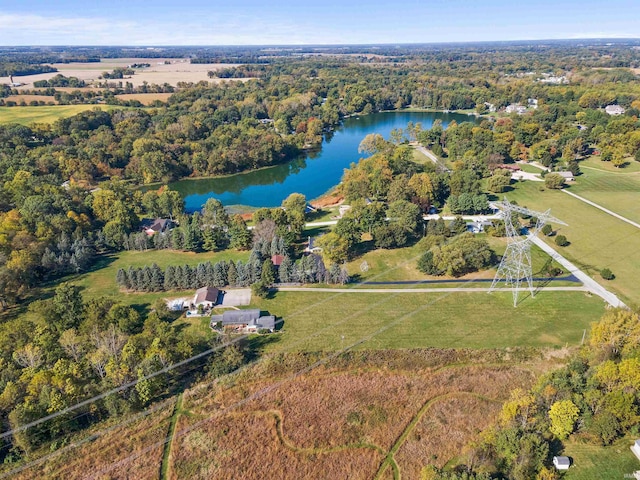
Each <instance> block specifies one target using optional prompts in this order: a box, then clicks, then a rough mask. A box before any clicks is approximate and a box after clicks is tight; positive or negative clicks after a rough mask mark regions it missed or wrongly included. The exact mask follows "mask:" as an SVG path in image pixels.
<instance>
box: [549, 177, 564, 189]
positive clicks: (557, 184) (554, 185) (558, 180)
mask: <svg viewBox="0 0 640 480" xmlns="http://www.w3.org/2000/svg"><path fill="white" fill-rule="evenodd" d="M544 186H545V187H547V188H551V189H555V190H559V189H561V188H562V187H564V177H562V175H559V174H557V173H550V174H549V175H546V176H545V177H544Z"/></svg>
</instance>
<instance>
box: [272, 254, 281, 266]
mask: <svg viewBox="0 0 640 480" xmlns="http://www.w3.org/2000/svg"><path fill="white" fill-rule="evenodd" d="M283 260H284V255H271V263H273V265H274V266H276V267H279V266H280V264H281V263H282V261H283Z"/></svg>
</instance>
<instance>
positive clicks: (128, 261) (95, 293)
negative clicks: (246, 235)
mask: <svg viewBox="0 0 640 480" xmlns="http://www.w3.org/2000/svg"><path fill="white" fill-rule="evenodd" d="M248 258H249V252H240V251H236V250H225V251H223V252H206V253H193V252H177V251H173V250H147V251H146V252H133V251H131V252H119V253H117V254H114V255H109V256H106V257H103V258H102V259H101V261H100V262H98V264H97V265H96V266H95V268H94V269H93V270H92V271H90V272H88V273H83V274H81V275H77V276H75V277H67V278H66V279H65V281H68V282H70V283H73V284H74V285H78V286H79V287H80V288H82V294H83V295H84V297H85V298H95V297H99V296H114V297H116V296H117V297H118V301H120V302H123V303H127V304H144V303H152V302H153V301H155V300H156V299H157V298H164V297H167V296H170V297H174V296H188V295H190V294H192V293H193V292H191V291H186V292H177V293H176V292H172V293H169V292H159V293H132V294H126V293H123V292H120V291H119V289H118V285H117V284H116V273H117V272H118V269H120V268H123V269H125V270H126V269H128V268H129V267H130V266H132V267H144V266H145V265H149V266H150V265H152V264H153V263H157V264H158V266H159V267H160V268H162V269H163V270H164V269H165V268H166V267H167V266H169V265H173V266H177V265H187V264H188V265H191V266H196V265H198V264H199V263H201V262H208V261H211V262H212V263H215V262H219V261H221V260H225V261H228V260H231V259H233V260H243V261H245V260H247V259H248Z"/></svg>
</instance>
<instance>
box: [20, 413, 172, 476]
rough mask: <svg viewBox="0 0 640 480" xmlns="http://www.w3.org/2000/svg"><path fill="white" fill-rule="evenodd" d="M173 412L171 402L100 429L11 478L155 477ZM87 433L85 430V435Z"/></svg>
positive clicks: (158, 469)
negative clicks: (91, 437)
mask: <svg viewBox="0 0 640 480" xmlns="http://www.w3.org/2000/svg"><path fill="white" fill-rule="evenodd" d="M172 412H173V402H169V403H168V404H167V405H166V406H163V408H160V409H158V410H157V411H155V412H153V414H151V415H149V416H147V417H145V418H143V419H141V420H138V421H136V422H133V423H131V424H123V425H122V426H120V427H117V428H114V429H106V430H103V431H102V432H103V433H100V431H98V433H97V434H96V435H97V436H96V438H95V439H94V440H93V441H90V442H87V443H84V444H83V445H81V446H79V447H76V448H72V449H70V450H66V451H61V452H59V453H58V454H56V455H54V456H52V457H51V458H50V459H47V460H46V461H45V462H42V463H41V464H38V465H36V466H35V467H33V468H29V469H25V470H23V471H22V472H20V473H18V474H16V475H15V476H12V477H11V478H15V479H24V480H29V479H33V478H47V479H60V480H73V479H78V480H80V479H86V478H97V479H103V478H114V479H115V478H118V479H126V480H145V479H149V480H152V479H153V480H156V479H157V478H158V474H159V472H160V465H161V463H162V453H163V445H160V444H158V441H159V440H161V439H163V438H165V437H166V435H167V432H168V428H169V421H170V418H171V413H172ZM88 435H89V432H85V434H84V435H83V438H84V437H86V436H88ZM91 475H93V477H91Z"/></svg>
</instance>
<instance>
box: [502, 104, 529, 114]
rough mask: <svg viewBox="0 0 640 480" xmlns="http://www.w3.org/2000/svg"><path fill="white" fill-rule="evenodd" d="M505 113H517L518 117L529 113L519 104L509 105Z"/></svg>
mask: <svg viewBox="0 0 640 480" xmlns="http://www.w3.org/2000/svg"><path fill="white" fill-rule="evenodd" d="M504 111H505V112H506V113H517V114H518V115H523V114H524V113H526V112H527V107H525V106H524V105H520V104H519V103H512V104H511V105H507V107H506V108H505V109H504Z"/></svg>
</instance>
